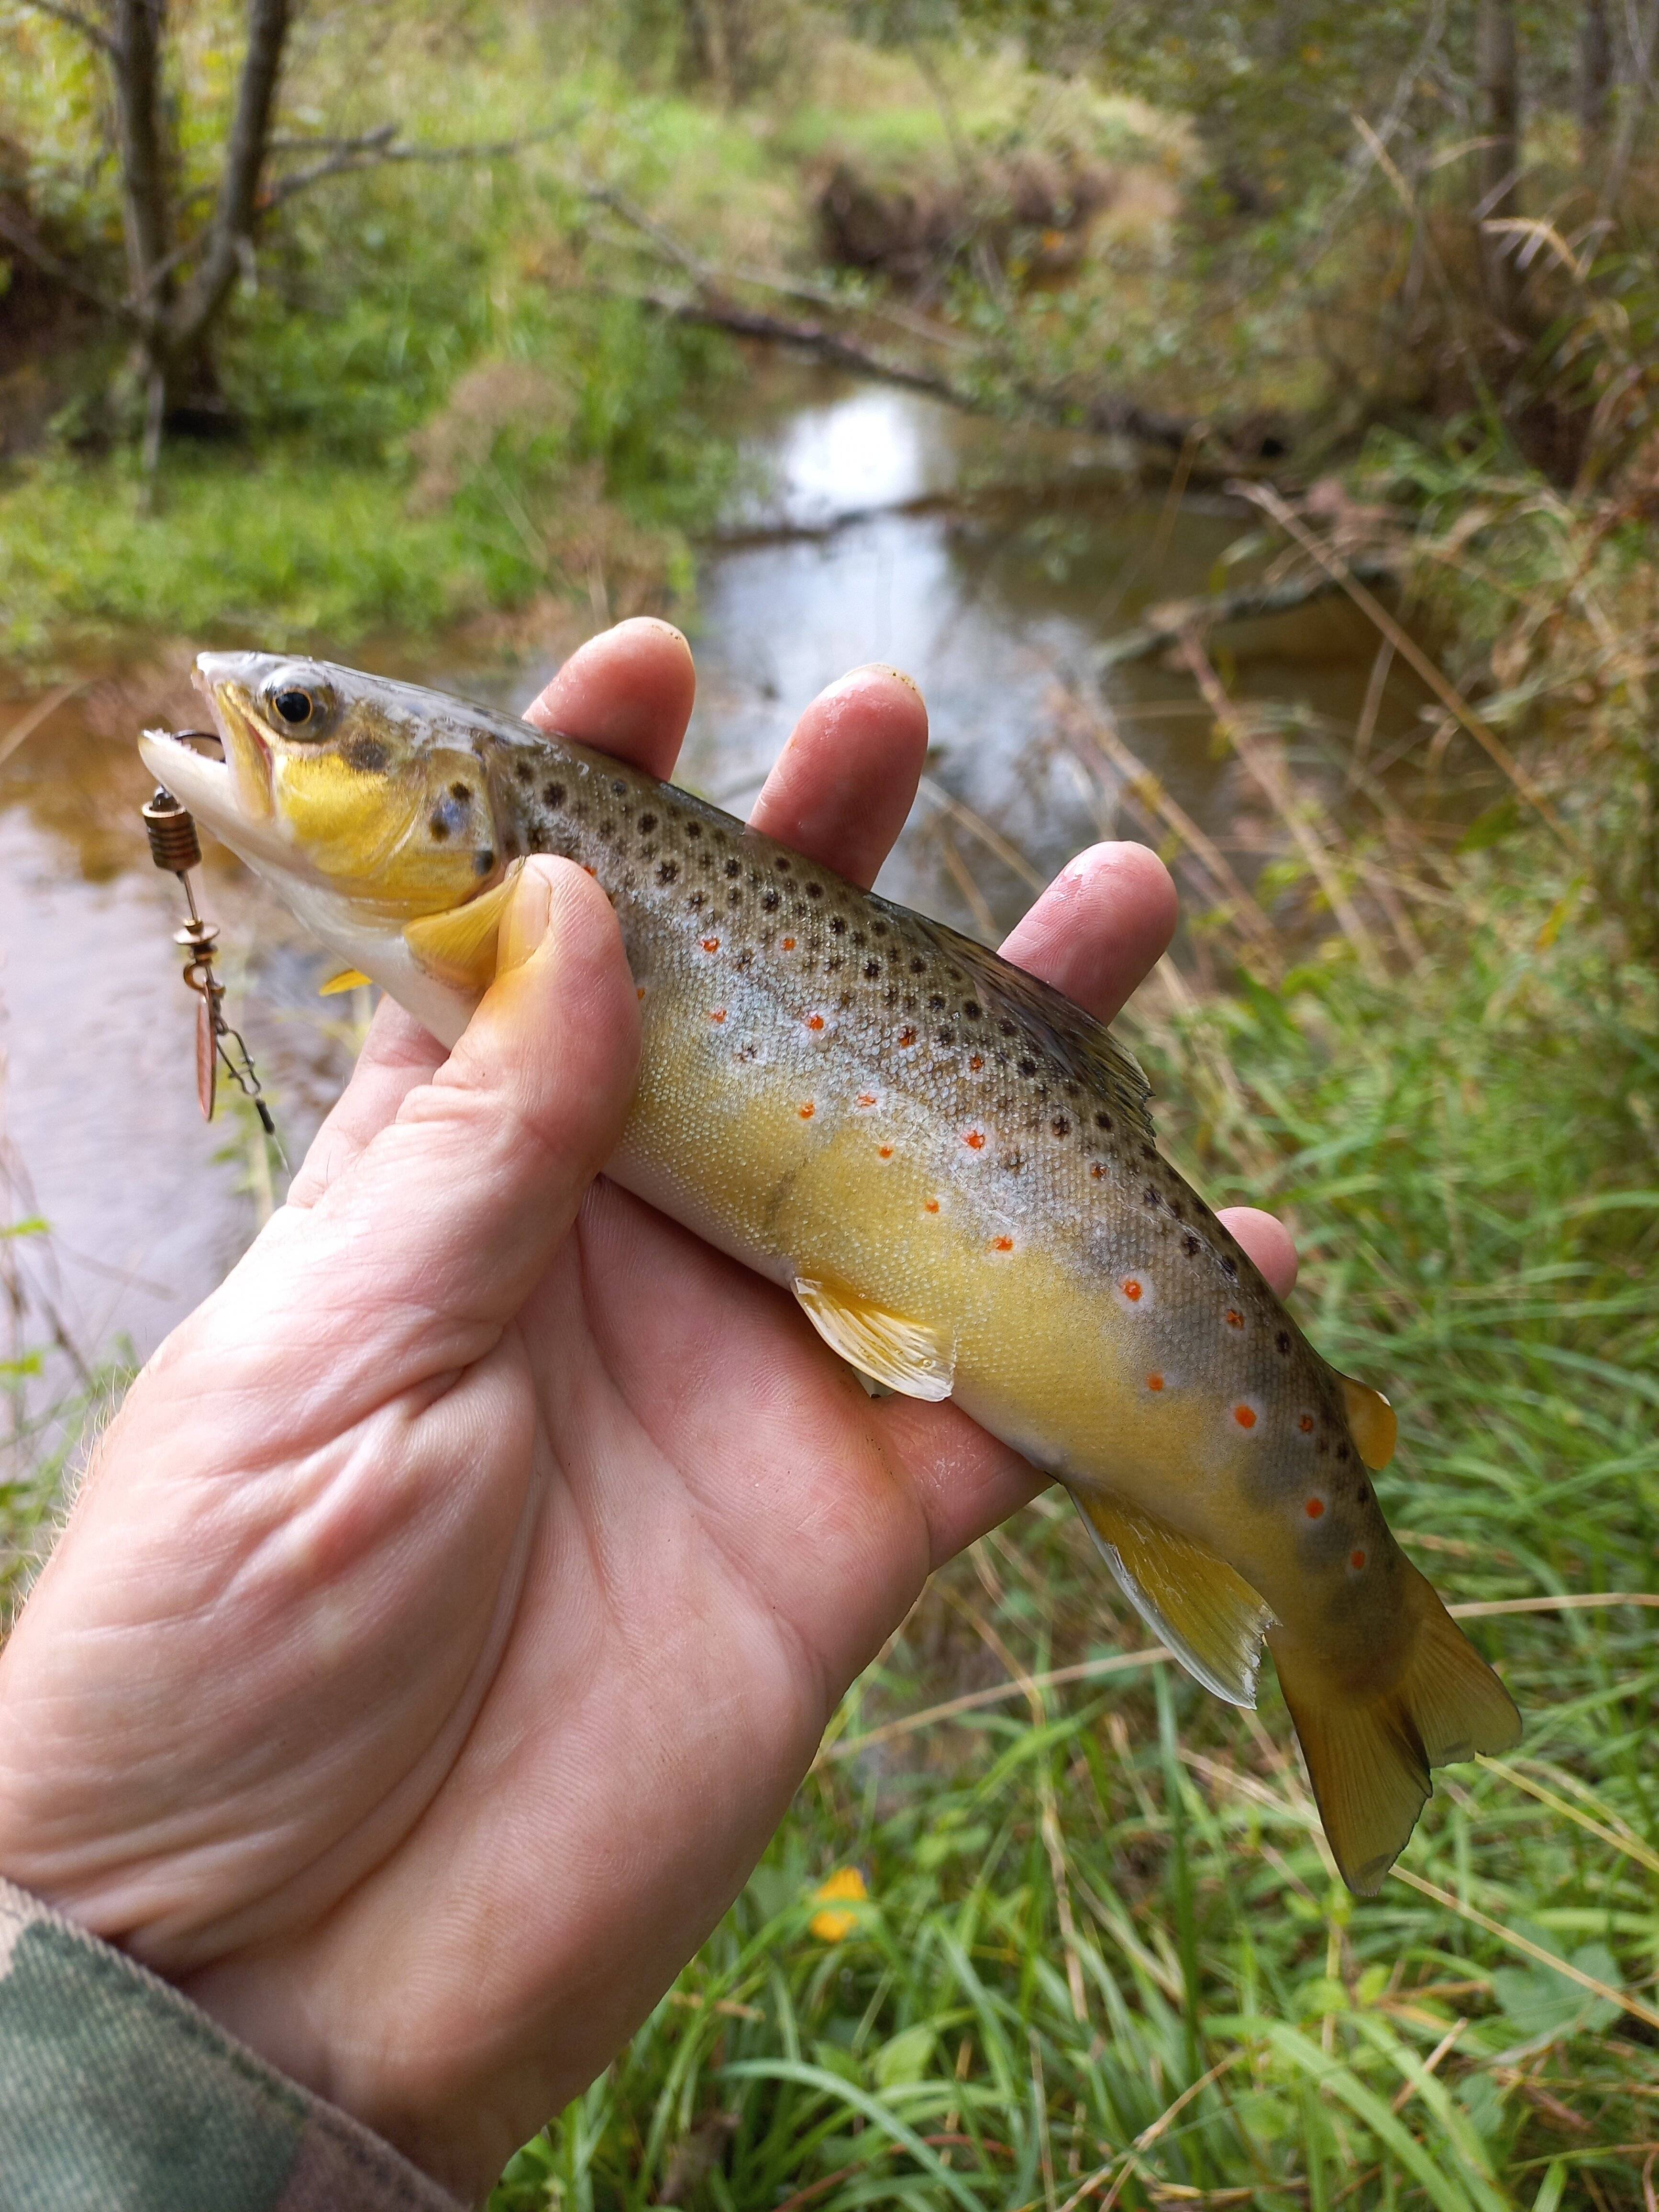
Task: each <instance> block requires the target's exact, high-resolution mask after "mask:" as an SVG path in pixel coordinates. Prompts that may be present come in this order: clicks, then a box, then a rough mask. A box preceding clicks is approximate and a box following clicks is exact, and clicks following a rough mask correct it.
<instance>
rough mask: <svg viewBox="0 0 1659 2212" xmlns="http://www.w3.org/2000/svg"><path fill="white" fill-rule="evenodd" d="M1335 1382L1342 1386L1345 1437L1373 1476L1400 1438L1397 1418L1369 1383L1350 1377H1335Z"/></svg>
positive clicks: (1390, 1456)
mask: <svg viewBox="0 0 1659 2212" xmlns="http://www.w3.org/2000/svg"><path fill="white" fill-rule="evenodd" d="M1336 1379H1337V1381H1338V1382H1339V1383H1340V1384H1341V1385H1342V1402H1343V1405H1344V1406H1345V1407H1346V1409H1347V1414H1348V1434H1349V1435H1350V1436H1351V1437H1352V1438H1353V1443H1354V1449H1355V1450H1356V1451H1357V1452H1358V1454H1359V1456H1360V1458H1361V1459H1363V1460H1364V1462H1365V1464H1366V1466H1367V1467H1368V1468H1370V1469H1371V1471H1372V1473H1373V1474H1375V1473H1376V1470H1377V1469H1378V1468H1384V1467H1386V1466H1387V1465H1388V1463H1389V1461H1390V1460H1391V1459H1392V1458H1393V1457H1394V1448H1395V1443H1396V1442H1397V1441H1398V1439H1399V1436H1400V1422H1399V1419H1398V1417H1397V1416H1396V1414H1395V1410H1394V1407H1392V1406H1391V1405H1390V1404H1389V1401H1388V1400H1387V1399H1386V1398H1385V1397H1384V1396H1383V1393H1382V1392H1381V1391H1380V1390H1373V1389H1371V1388H1370V1384H1369V1383H1356V1382H1355V1381H1354V1379H1353V1377H1352V1375H1339V1376H1337V1378H1336Z"/></svg>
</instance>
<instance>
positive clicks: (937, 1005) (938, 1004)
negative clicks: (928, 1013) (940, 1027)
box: [927, 991, 945, 1014]
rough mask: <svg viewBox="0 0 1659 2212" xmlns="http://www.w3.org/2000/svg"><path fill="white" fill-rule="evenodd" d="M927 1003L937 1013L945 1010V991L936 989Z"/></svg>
mask: <svg viewBox="0 0 1659 2212" xmlns="http://www.w3.org/2000/svg"><path fill="white" fill-rule="evenodd" d="M927 1003H928V1005H929V1006H931V1007H932V1008H933V1012H935V1013H936V1014H940V1013H943V1012H944V1011H945V995H944V994H943V992H940V991H935V992H934V993H933V996H932V998H930V999H929V1000H928V1001H927Z"/></svg>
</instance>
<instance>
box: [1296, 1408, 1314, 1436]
mask: <svg viewBox="0 0 1659 2212" xmlns="http://www.w3.org/2000/svg"><path fill="white" fill-rule="evenodd" d="M1297 1428H1298V1429H1300V1430H1301V1431H1302V1433H1303V1435H1304V1437H1310V1436H1311V1435H1312V1434H1313V1415H1312V1414H1311V1413H1304V1415H1303V1416H1302V1419H1300V1420H1299V1421H1298V1422H1297Z"/></svg>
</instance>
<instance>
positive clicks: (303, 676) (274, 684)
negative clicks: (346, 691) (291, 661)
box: [263, 668, 334, 738]
mask: <svg viewBox="0 0 1659 2212" xmlns="http://www.w3.org/2000/svg"><path fill="white" fill-rule="evenodd" d="M263 697H264V706H265V711H266V713H267V714H269V715H270V720H271V721H272V722H273V723H274V724H275V725H276V727H277V728H278V729H279V730H282V731H283V732H289V733H291V734H292V735H293V736H295V737H296V738H320V737H322V736H323V735H324V734H325V731H326V728H327V725H328V723H329V721H330V720H331V716H332V714H333V709H334V695H333V693H332V691H331V690H330V688H329V686H328V684H326V683H325V682H323V681H321V680H320V679H318V678H313V676H312V674H311V671H310V670H309V669H300V668H283V669H278V670H277V671H276V674H275V675H274V676H272V677H271V678H270V680H269V682H268V683H267V684H266V685H265V687H264V693H263Z"/></svg>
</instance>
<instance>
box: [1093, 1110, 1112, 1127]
mask: <svg viewBox="0 0 1659 2212" xmlns="http://www.w3.org/2000/svg"><path fill="white" fill-rule="evenodd" d="M1111 1126H1112V1117H1111V1115H1109V1114H1097V1115H1095V1127H1096V1128H1097V1129H1109V1128H1110V1127H1111Z"/></svg>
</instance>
